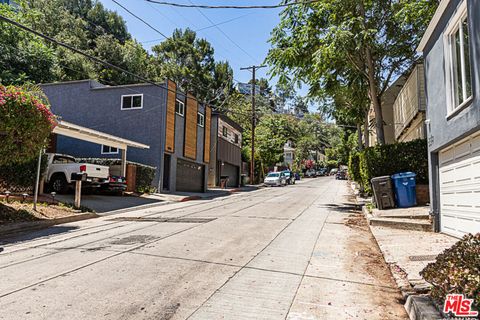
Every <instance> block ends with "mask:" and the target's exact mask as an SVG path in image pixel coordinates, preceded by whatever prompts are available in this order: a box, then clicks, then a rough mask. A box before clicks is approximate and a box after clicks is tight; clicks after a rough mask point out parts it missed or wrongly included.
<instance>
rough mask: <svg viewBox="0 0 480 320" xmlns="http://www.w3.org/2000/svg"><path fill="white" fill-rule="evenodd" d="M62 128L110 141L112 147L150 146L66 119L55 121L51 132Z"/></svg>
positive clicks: (145, 147)
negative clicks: (55, 123)
mask: <svg viewBox="0 0 480 320" xmlns="http://www.w3.org/2000/svg"><path fill="white" fill-rule="evenodd" d="M63 130H68V131H71V132H72V131H73V132H77V133H78V134H79V135H82V134H83V135H87V136H89V137H92V138H94V139H95V138H98V139H101V140H105V141H109V142H112V143H113V144H114V145H113V146H112V147H115V146H117V145H119V144H120V145H125V146H128V147H134V148H139V149H150V146H148V145H146V144H143V143H139V142H135V141H132V140H128V139H124V138H120V137H117V136H114V135H111V134H108V133H104V132H100V131H97V130H93V129H89V128H86V127H82V126H79V125H76V124H73V123H70V122H67V121H63V120H58V121H57V126H56V127H55V128H54V129H53V133H59V134H62V132H63ZM56 131H57V132H56Z"/></svg>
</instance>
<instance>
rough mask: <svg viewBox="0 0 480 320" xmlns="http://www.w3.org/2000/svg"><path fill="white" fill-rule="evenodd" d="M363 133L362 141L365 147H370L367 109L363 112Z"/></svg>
mask: <svg viewBox="0 0 480 320" xmlns="http://www.w3.org/2000/svg"><path fill="white" fill-rule="evenodd" d="M363 127H364V128H363V135H364V139H363V140H364V143H365V148H368V147H370V128H369V126H368V110H367V111H366V112H365V124H364V126H363Z"/></svg>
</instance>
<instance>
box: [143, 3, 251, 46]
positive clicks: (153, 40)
mask: <svg viewBox="0 0 480 320" xmlns="http://www.w3.org/2000/svg"><path fill="white" fill-rule="evenodd" d="M150 6H151V7H152V8H154V9H155V10H156V11H157V12H158V13H160V14H161V15H163V13H161V12H160V11H158V9H157V8H155V6H153V5H151V4H150ZM249 15H251V13H247V14H244V15H241V16H238V17H235V18H232V19H228V20H225V21H222V22H218V23H216V24H214V25H209V26H207V27H203V28H199V29H196V30H194V31H195V32H200V31H203V30H207V29H211V28H214V27H216V26H221V25H223V24H227V23H229V22H232V21H235V20H239V19H241V18H244V17H246V16H249ZM163 16H165V15H163ZM165 18H167V16H165ZM169 21H170V20H169ZM177 26H178V25H177ZM162 39H163V38H157V39H152V40H147V41H140V43H151V42H157V41H160V40H162Z"/></svg>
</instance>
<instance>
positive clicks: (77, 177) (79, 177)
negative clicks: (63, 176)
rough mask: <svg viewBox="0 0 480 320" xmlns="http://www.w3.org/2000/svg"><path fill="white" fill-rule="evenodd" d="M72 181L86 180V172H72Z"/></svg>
mask: <svg viewBox="0 0 480 320" xmlns="http://www.w3.org/2000/svg"><path fill="white" fill-rule="evenodd" d="M71 179H72V181H87V174H86V173H72V177H71Z"/></svg>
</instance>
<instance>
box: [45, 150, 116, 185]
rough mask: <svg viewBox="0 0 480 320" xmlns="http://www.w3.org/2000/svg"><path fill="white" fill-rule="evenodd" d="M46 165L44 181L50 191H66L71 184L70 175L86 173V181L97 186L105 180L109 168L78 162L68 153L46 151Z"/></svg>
mask: <svg viewBox="0 0 480 320" xmlns="http://www.w3.org/2000/svg"><path fill="white" fill-rule="evenodd" d="M47 156H48V165H47V173H46V177H45V182H46V183H47V184H48V186H49V187H50V189H51V190H52V191H55V192H57V193H66V192H67V191H68V189H69V188H70V187H71V186H72V184H73V180H72V175H73V176H75V175H76V174H79V173H80V174H86V175H87V180H86V183H88V184H90V185H92V186H98V185H100V184H101V183H104V182H105V181H107V179H108V177H109V175H110V174H109V171H110V168H109V167H107V166H99V165H96V164H91V163H78V162H77V160H76V159H75V158H74V157H72V156H69V155H65V154H58V153H47Z"/></svg>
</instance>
